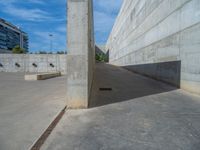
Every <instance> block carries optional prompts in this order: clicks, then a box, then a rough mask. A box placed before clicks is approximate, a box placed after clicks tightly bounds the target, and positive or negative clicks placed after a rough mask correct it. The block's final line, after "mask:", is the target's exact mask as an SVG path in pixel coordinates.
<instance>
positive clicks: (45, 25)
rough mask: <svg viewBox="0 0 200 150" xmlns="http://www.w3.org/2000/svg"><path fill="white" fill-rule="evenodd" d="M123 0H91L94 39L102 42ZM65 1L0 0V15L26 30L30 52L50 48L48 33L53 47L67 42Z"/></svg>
mask: <svg viewBox="0 0 200 150" xmlns="http://www.w3.org/2000/svg"><path fill="white" fill-rule="evenodd" d="M121 4H122V0H94V23H95V40H96V43H97V44H101V45H102V44H105V42H106V41H107V38H108V36H109V34H110V32H111V29H112V26H113V24H114V21H115V19H116V16H117V14H118V12H119V9H120V7H121ZM65 6H66V0H0V18H3V19H5V20H7V21H9V22H11V23H13V24H15V25H17V26H19V27H20V28H22V30H23V31H25V32H27V33H28V35H29V51H31V52H37V51H39V50H45V51H49V49H50V44H49V43H50V39H49V34H53V49H54V51H61V50H65V49H67V48H66V47H67V45H66V20H67V18H66V7H65Z"/></svg>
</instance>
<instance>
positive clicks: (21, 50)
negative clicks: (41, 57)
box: [12, 45, 25, 54]
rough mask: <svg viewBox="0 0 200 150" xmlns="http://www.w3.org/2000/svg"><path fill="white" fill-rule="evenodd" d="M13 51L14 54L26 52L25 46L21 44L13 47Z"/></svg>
mask: <svg viewBox="0 0 200 150" xmlns="http://www.w3.org/2000/svg"><path fill="white" fill-rule="evenodd" d="M12 53H13V54H24V53H25V50H24V49H23V48H21V47H20V46H19V45H16V46H15V47H14V48H13V49H12Z"/></svg>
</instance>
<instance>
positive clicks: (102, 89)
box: [99, 88, 112, 91]
mask: <svg viewBox="0 0 200 150" xmlns="http://www.w3.org/2000/svg"><path fill="white" fill-rule="evenodd" d="M99 90H100V91H112V88H99Z"/></svg>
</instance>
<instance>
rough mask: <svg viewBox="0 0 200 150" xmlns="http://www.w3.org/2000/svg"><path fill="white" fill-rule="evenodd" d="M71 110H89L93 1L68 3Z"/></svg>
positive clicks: (81, 0) (68, 74)
mask: <svg viewBox="0 0 200 150" xmlns="http://www.w3.org/2000/svg"><path fill="white" fill-rule="evenodd" d="M67 7H68V12H67V14H68V35H67V36H68V38H67V39H68V49H69V51H68V54H69V55H68V59H67V106H68V108H87V107H88V101H89V97H90V90H91V85H92V80H93V65H94V52H95V50H94V37H93V32H94V31H93V9H92V0H68V6H67Z"/></svg>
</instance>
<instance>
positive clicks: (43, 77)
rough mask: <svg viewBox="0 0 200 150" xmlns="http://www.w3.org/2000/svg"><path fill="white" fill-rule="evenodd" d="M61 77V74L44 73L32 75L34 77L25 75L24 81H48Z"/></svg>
mask: <svg viewBox="0 0 200 150" xmlns="http://www.w3.org/2000/svg"><path fill="white" fill-rule="evenodd" d="M59 76H61V73H60V72H55V73H43V74H32V75H25V76H24V79H25V80H27V81H35V80H46V79H50V78H55V77H59Z"/></svg>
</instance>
